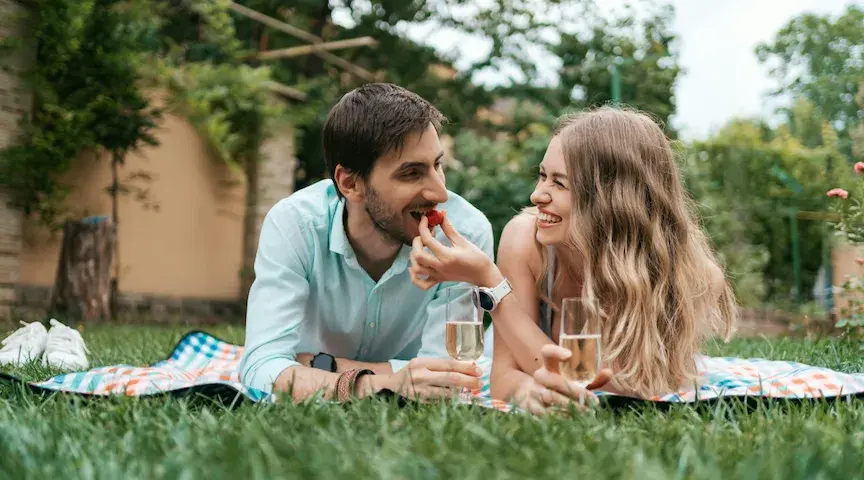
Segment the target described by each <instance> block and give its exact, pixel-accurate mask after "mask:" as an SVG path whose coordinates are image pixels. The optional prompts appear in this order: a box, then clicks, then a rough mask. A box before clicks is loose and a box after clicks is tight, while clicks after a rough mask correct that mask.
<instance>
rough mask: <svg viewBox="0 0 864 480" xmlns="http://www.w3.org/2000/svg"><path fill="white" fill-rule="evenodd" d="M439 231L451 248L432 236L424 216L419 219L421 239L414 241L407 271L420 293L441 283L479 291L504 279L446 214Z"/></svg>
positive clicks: (416, 238)
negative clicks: (454, 284)
mask: <svg viewBox="0 0 864 480" xmlns="http://www.w3.org/2000/svg"><path fill="white" fill-rule="evenodd" d="M441 230H442V231H443V232H444V235H446V236H447V238H448V239H449V240H450V244H451V246H449V247H448V246H445V245H444V244H442V243H441V242H439V241H438V240H437V239H436V238H435V237H434V236H432V232H431V231H430V230H429V220H428V219H427V218H426V217H425V216H424V217H422V218H421V219H420V236H418V237H415V238H414V244H413V247H412V249H411V266H410V267H408V272H409V273H410V274H411V282H412V283H414V284H415V285H417V286H418V287H420V288H421V289H423V290H428V289H429V288H431V287H432V286H434V285H436V284H438V283H441V282H466V283H470V284H472V285H477V286H482V287H494V286H496V285H498V284H499V283H501V281H502V280H503V279H504V277H503V276H502V275H501V272H500V271H499V270H498V267H497V266H495V262H493V261H492V259H491V258H489V256H487V255H486V254H485V253H483V250H480V249H479V248H478V247H477V246H476V245H474V244H472V243H471V242H469V241H468V240H466V239H465V237H463V236H462V235H461V234H460V233H459V232H457V231H456V229H455V228H453V224H452V223H450V220H449V219H448V218H447V213H446V212H444V222H443V223H442V224H441ZM425 248H428V249H429V251H426V250H425Z"/></svg>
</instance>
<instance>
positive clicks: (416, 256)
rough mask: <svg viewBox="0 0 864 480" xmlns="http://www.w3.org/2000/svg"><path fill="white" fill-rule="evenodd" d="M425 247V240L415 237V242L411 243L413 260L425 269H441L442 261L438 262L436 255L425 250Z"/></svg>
mask: <svg viewBox="0 0 864 480" xmlns="http://www.w3.org/2000/svg"><path fill="white" fill-rule="evenodd" d="M439 245H440V243H439ZM424 247H425V245H424V244H423V238H421V237H414V241H413V242H411V255H410V258H411V260H412V261H414V262H416V263H417V264H420V265H423V266H425V267H430V268H435V269H439V268H441V261H440V260H438V258H436V257H435V256H434V255H432V254H430V253H428V252H427V251H426V250H424Z"/></svg>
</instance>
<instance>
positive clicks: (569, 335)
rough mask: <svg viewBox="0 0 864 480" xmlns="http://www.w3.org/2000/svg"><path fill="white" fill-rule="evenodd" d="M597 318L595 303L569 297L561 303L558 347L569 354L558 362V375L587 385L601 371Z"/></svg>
mask: <svg viewBox="0 0 864 480" xmlns="http://www.w3.org/2000/svg"><path fill="white" fill-rule="evenodd" d="M600 343H601V342H600V316H599V313H598V311H597V304H596V302H593V301H591V300H588V299H584V298H578V297H571V298H565V299H564V300H563V301H562V302H561V335H560V336H559V339H558V344H559V345H560V346H562V347H564V348H566V349H567V350H570V352H571V353H572V355H571V356H570V358H569V359H568V360H565V361H563V362H561V364H560V369H561V375H563V376H564V378H566V379H567V380H571V381H574V382H576V383H578V384H579V385H580V386H583V387H584V386H586V385H588V384H589V383H591V381H593V380H594V377H596V376H597V372H598V371H600V357H601V355H600Z"/></svg>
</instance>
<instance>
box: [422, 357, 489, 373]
mask: <svg viewBox="0 0 864 480" xmlns="http://www.w3.org/2000/svg"><path fill="white" fill-rule="evenodd" d="M421 362H422V366H423V367H424V368H426V369H427V370H431V371H433V372H457V373H463V374H465V375H471V376H474V377H479V376H481V375H483V370H482V369H481V368H480V367H478V366H477V365H476V364H475V363H473V362H459V361H456V360H452V359H447V358H424V359H422V360H421Z"/></svg>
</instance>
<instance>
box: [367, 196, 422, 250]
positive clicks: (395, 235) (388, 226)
mask: <svg viewBox="0 0 864 480" xmlns="http://www.w3.org/2000/svg"><path fill="white" fill-rule="evenodd" d="M366 213H368V214H369V218H371V219H372V225H374V226H375V230H377V231H378V233H379V234H381V236H382V237H384V238H385V239H387V240H392V241H393V242H398V243H402V244H405V245H411V242H412V241H413V240H414V239H413V238H409V237H408V234H407V233H406V232H405V227H404V225H405V224H404V219H403V218H402V215H401V214H400V212H393V211H392V210H391V209H390V207H389V206H388V205H387V204H386V203H385V202H384V201H383V200H381V197H379V196H378V192H376V191H375V190H374V189H373V188H371V187H369V188H368V189H367V194H366Z"/></svg>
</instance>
